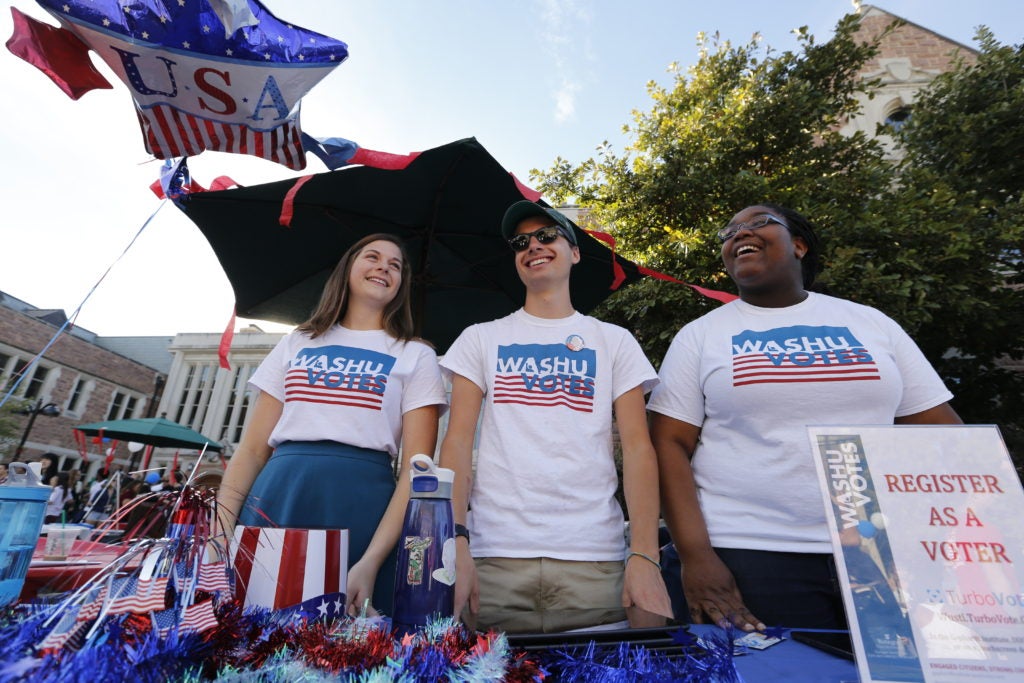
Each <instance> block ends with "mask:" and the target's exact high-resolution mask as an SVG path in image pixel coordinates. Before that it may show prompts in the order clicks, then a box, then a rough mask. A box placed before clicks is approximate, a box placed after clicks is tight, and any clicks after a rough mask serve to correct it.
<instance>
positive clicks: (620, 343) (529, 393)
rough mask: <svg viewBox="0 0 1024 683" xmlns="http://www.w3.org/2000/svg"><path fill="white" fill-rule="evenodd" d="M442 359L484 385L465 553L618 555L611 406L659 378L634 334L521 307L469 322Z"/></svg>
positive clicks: (620, 552) (584, 319)
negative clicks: (488, 319)
mask: <svg viewBox="0 0 1024 683" xmlns="http://www.w3.org/2000/svg"><path fill="white" fill-rule="evenodd" d="M441 367H442V368H443V369H444V370H445V371H446V372H447V373H456V374H459V375H462V376H463V377H465V378H466V379H468V380H470V381H471V382H473V383H474V384H476V385H477V386H478V387H480V389H481V390H483V392H484V402H483V420H482V423H481V427H480V443H479V450H478V455H477V464H476V476H475V478H474V482H473V490H472V492H471V494H470V508H471V510H470V516H469V525H470V529H471V530H472V534H473V543H472V546H471V548H470V549H471V550H472V553H473V556H474V557H552V558H556V559H563V560H590V561H611V560H621V559H622V558H623V556H624V552H625V543H624V540H623V517H622V510H621V508H620V507H619V505H618V502H617V501H616V500H615V489H616V486H617V483H618V480H617V475H616V471H615V462H614V459H613V454H612V404H613V402H614V401H615V399H617V398H618V397H619V396H621V395H622V394H624V393H626V392H627V391H629V390H631V389H633V388H635V387H638V386H643V388H644V391H645V392H646V391H648V390H649V389H650V388H651V387H653V386H654V384H656V383H657V374H656V373H655V372H654V368H653V367H652V366H651V364H650V362H648V360H647V358H646V357H645V356H644V354H643V352H642V351H641V350H640V345H639V344H637V342H636V340H635V339H634V338H633V336H632V335H631V334H630V333H629V332H627V331H626V330H624V329H623V328H621V327H617V326H615V325H610V324H608V323H604V322H601V321H600V320H597V319H596V318H591V317H588V316H585V315H582V314H580V313H574V314H573V315H571V316H569V317H568V318H562V319H558V320H548V319H544V318H537V317H535V316H532V315H529V314H528V313H526V312H525V311H524V310H522V309H520V310H518V311H516V312H515V313H512V314H511V315H509V316H506V317H504V318H501V319H500V320H495V321H493V322H489V323H483V324H479V325H473V326H471V327H469V328H467V329H466V330H465V331H464V332H463V333H462V334H461V335H460V336H459V338H458V339H456V340H455V343H454V344H452V346H451V348H450V349H449V350H448V353H447V354H445V356H444V358H443V359H442V361H441ZM653 495H657V494H656V493H655V494H653Z"/></svg>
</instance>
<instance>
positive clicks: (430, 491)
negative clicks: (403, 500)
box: [409, 453, 455, 498]
mask: <svg viewBox="0 0 1024 683" xmlns="http://www.w3.org/2000/svg"><path fill="white" fill-rule="evenodd" d="M409 479H410V484H411V487H412V496H413V498H451V495H452V483H453V482H454V481H455V471H454V470H450V469H447V468H444V467H437V466H436V465H434V459H433V458H431V457H430V456H429V455H424V454H423V453H417V454H416V455H414V456H412V457H411V458H409Z"/></svg>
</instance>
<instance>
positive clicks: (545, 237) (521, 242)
mask: <svg viewBox="0 0 1024 683" xmlns="http://www.w3.org/2000/svg"><path fill="white" fill-rule="evenodd" d="M532 237H536V238H537V241H538V242H540V243H541V244H551V243H552V242H554V241H555V240H557V239H558V238H559V237H564V238H565V239H566V240H567V241H568V242H569V244H572V243H573V241H572V240H571V239H569V236H568V235H566V234H565V229H564V228H562V226H560V225H545V226H544V227H543V228H538V229H536V230H534V231H533V232H524V233H520V234H518V235H515V236H513V237H510V238H509V240H508V246H510V247H512V251H526V250H527V249H529V248H530V238H532Z"/></svg>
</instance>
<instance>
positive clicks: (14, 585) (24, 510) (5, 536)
mask: <svg viewBox="0 0 1024 683" xmlns="http://www.w3.org/2000/svg"><path fill="white" fill-rule="evenodd" d="M7 473H8V474H7V483H6V484H3V485H0V607H3V606H4V605H7V604H10V603H12V602H14V601H15V600H17V599H18V595H19V594H20V593H21V589H22V586H24V584H25V575H26V574H27V573H28V565H29V562H31V561H32V553H33V552H34V551H35V549H36V542H37V541H38V540H39V530H40V529H41V528H42V526H43V516H44V514H45V513H46V500H47V499H48V498H49V497H50V487H49V486H44V485H43V484H42V483H40V481H39V478H38V477H36V474H35V472H34V471H33V470H32V468H30V467H29V466H28V465H27V464H25V463H23V462H12V463H11V464H9V465H8V466H7Z"/></svg>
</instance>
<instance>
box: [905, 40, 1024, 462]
mask: <svg viewBox="0 0 1024 683" xmlns="http://www.w3.org/2000/svg"><path fill="white" fill-rule="evenodd" d="M975 39H976V41H977V43H978V45H979V54H978V59H977V61H976V62H975V63H974V64H968V63H966V62H964V61H960V62H958V63H957V65H956V68H954V69H952V70H951V71H948V72H947V73H944V74H942V75H940V76H939V77H937V78H936V79H935V80H934V81H933V82H932V83H931V84H930V85H929V87H928V88H927V89H926V90H925V91H923V92H922V93H920V94H919V96H918V101H917V103H916V104H915V106H914V110H913V114H912V116H911V119H910V121H909V123H908V124H907V125H906V126H905V127H904V128H903V129H902V130H901V131H900V133H899V134H898V136H897V138H898V141H899V143H900V145H901V146H902V148H903V150H904V152H905V157H904V160H903V163H902V165H901V168H900V182H899V184H898V185H897V186H896V187H894V188H893V191H892V192H891V197H892V199H891V201H890V204H894V205H897V206H905V207H907V208H906V209H903V210H900V211H898V212H896V213H895V214H894V215H893V216H892V218H893V220H894V221H895V220H899V221H902V222H903V223H904V225H905V230H906V232H907V233H908V236H910V237H912V238H913V239H914V240H915V241H920V239H919V237H918V235H927V236H928V238H929V239H930V240H933V246H932V247H931V248H930V249H929V251H928V253H927V254H926V257H927V258H928V259H930V260H935V259H938V263H939V264H940V265H939V267H927V268H926V269H925V272H926V273H927V274H929V275H932V276H934V277H933V279H931V280H929V281H925V282H922V283H921V284H920V286H919V288H918V293H917V298H918V299H919V300H920V301H922V307H923V308H926V309H927V310H928V315H927V316H923V317H922V318H921V319H920V320H919V326H918V327H917V328H916V330H915V332H916V335H917V338H918V340H919V342H920V343H921V345H922V347H923V348H924V349H925V351H926V353H928V354H929V357H930V358H932V359H933V360H934V362H935V364H936V366H937V368H938V370H939V372H940V373H941V374H942V375H943V377H944V378H946V380H947V381H948V382H949V383H950V386H951V388H952V389H953V390H954V392H955V393H956V394H957V397H956V400H955V405H956V407H957V410H958V411H960V414H961V415H963V416H964V419H965V420H967V421H968V422H995V423H998V424H999V425H1000V426H1001V427H1002V431H1003V435H1004V437H1005V438H1006V440H1007V442H1008V444H1009V445H1010V447H1011V450H1013V451H1014V452H1015V453H1016V455H1017V457H1018V470H1019V471H1022V472H1024V469H1022V468H1021V463H1024V418H1022V417H1021V413H1020V408H1021V405H1022V404H1024V375H1022V374H1021V373H1020V372H1010V371H1008V370H1007V369H1005V367H1003V366H1001V365H1000V363H999V361H1001V360H1002V361H1005V360H1007V359H1012V360H1018V361H1019V360H1021V359H1022V358H1024V255H1022V253H1021V249H1022V246H1024V117H1022V116H1021V112H1022V111H1024V45H1018V46H1016V47H1011V46H1006V45H1001V44H999V43H998V41H996V40H995V38H994V37H993V36H992V33H991V32H990V31H988V30H987V29H984V28H982V29H980V30H979V32H978V34H977V36H976V38H975ZM950 346H952V347H954V348H955V350H956V352H955V353H949V352H948V350H949V347H950Z"/></svg>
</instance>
